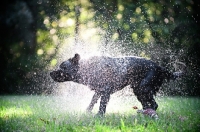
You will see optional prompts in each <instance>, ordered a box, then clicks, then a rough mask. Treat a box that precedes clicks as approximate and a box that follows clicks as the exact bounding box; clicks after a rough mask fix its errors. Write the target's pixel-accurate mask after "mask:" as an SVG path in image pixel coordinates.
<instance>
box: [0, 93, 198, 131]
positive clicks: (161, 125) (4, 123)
mask: <svg viewBox="0 0 200 132" xmlns="http://www.w3.org/2000/svg"><path fill="white" fill-rule="evenodd" d="M117 100H118V101H117ZM156 100H157V101H158V104H159V109H158V111H157V113H158V115H159V119H158V120H155V119H152V118H150V117H148V116H144V115H141V114H137V113H136V110H134V109H133V108H132V106H134V104H136V105H137V106H138V107H140V108H141V106H140V104H139V103H138V102H137V100H136V98H135V97H131V96H130V97H126V98H123V97H116V98H113V99H111V101H110V102H109V104H108V112H107V113H106V115H105V117H104V118H98V117H95V116H94V114H86V113H85V112H84V109H85V108H86V105H85V104H88V103H89V102H88V101H84V100H82V99H81V97H79V98H77V99H76V102H71V101H72V100H70V98H64V97H59V96H0V131H2V132H11V131H12V132H13V131H20V132H21V131H24V132H25V131H32V132H37V131H38V132H44V131H46V132H68V131H69V132H73V131H77V132H81V131H83V132H90V131H91V132H110V131H113V132H129V131H130V132H141V131H145V132H156V131H159V132H171V131H174V132H177V131H178V132H179V131H186V132H187V131H190V132H192V131H193V132H198V131H200V99H199V98H191V97H158V98H157V99H156ZM70 102H71V103H70ZM84 102H86V103H85V104H84ZM120 102H121V103H120ZM130 102H132V103H130ZM79 107H80V108H79ZM97 110H98V105H97V106H95V108H94V113H96V112H97Z"/></svg>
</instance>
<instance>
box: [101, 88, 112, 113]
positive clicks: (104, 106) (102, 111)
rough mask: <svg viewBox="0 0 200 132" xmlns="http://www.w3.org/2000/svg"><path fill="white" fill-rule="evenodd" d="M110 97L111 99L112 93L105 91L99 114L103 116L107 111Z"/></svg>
mask: <svg viewBox="0 0 200 132" xmlns="http://www.w3.org/2000/svg"><path fill="white" fill-rule="evenodd" d="M109 99H110V93H109V92H108V91H105V92H103V93H102V95H101V101H100V106H99V112H98V115H100V116H103V115H104V114H105V113H106V105H107V103H108V101H109Z"/></svg>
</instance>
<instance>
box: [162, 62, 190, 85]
mask: <svg viewBox="0 0 200 132" xmlns="http://www.w3.org/2000/svg"><path fill="white" fill-rule="evenodd" d="M176 63H178V64H180V65H181V66H182V68H181V69H182V70H180V71H177V72H169V71H168V70H166V69H165V68H164V70H163V74H164V76H165V77H166V79H167V80H168V81H169V80H176V79H179V78H182V77H183V76H185V74H186V68H187V67H186V65H185V64H184V63H182V62H176Z"/></svg>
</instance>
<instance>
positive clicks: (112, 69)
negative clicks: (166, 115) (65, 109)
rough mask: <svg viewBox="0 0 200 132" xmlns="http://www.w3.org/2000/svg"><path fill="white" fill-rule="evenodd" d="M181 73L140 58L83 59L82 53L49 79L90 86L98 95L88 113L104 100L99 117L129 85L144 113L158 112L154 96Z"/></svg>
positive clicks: (53, 73) (51, 74)
mask: <svg viewBox="0 0 200 132" xmlns="http://www.w3.org/2000/svg"><path fill="white" fill-rule="evenodd" d="M182 74H183V73H182V72H174V73H171V72H169V71H167V70H166V69H165V68H163V67H161V66H158V65H157V64H156V63H154V62H152V61H151V60H146V59H144V58H140V57H121V58H112V57H105V56H101V57H98V56H95V57H91V58H89V59H86V60H82V59H80V55H79V54H75V56H74V57H73V58H71V59H69V60H67V61H64V62H63V63H62V64H61V65H60V68H59V69H58V70H56V71H52V72H51V73H50V76H51V77H52V79H53V80H54V81H56V82H64V81H73V82H76V83H79V84H83V85H87V86H89V87H90V89H91V90H94V91H95V94H94V96H93V98H92V100H91V103H90V105H89V106H88V108H87V111H91V110H92V109H93V106H94V104H95V103H96V102H97V100H98V99H99V98H100V97H101V101H100V107H99V112H98V114H100V115H103V114H104V113H105V112H106V105H107V103H108V101H109V98H110V95H111V94H112V93H114V92H116V91H118V90H121V89H123V88H124V87H125V86H127V85H130V86H131V88H132V89H133V91H134V94H135V95H136V96H137V99H138V100H139V101H140V102H141V104H142V106H143V109H144V110H145V109H148V108H150V109H153V110H156V109H157V107H158V105H157V103H156V102H155V100H154V98H153V96H154V95H155V94H156V92H157V91H158V90H159V87H160V86H161V85H162V83H163V81H164V80H165V79H167V80H170V79H173V80H174V79H176V78H177V77H180V76H182Z"/></svg>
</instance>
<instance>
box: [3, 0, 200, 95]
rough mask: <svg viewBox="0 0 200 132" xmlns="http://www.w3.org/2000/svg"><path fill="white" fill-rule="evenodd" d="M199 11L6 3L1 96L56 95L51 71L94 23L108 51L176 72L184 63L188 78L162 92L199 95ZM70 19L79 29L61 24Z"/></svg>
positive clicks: (111, 2)
mask: <svg viewBox="0 0 200 132" xmlns="http://www.w3.org/2000/svg"><path fill="white" fill-rule="evenodd" d="M199 9H200V4H199V0H170V1H169V0H123V1H122V0H77V1H74V0H7V1H4V2H1V4H0V57H1V58H0V60H1V62H0V64H1V68H0V75H1V79H0V86H1V90H0V93H1V94H42V93H51V92H52V91H53V88H54V85H53V82H52V81H51V80H50V79H49V77H48V72H49V69H51V68H53V67H54V66H55V65H56V61H55V60H56V57H57V56H56V55H57V53H58V49H59V48H60V46H61V45H62V43H63V40H64V38H65V37H67V36H76V37H75V43H76V42H78V41H79V36H80V34H81V32H82V28H81V27H85V28H90V26H91V24H90V23H91V22H93V24H92V26H93V27H98V28H101V30H102V31H103V33H99V36H100V39H102V41H103V42H104V43H105V46H108V45H112V46H114V47H115V46H118V45H120V47H122V48H121V52H122V54H124V55H125V54H126V53H127V52H129V53H132V54H133V55H138V56H143V57H148V58H151V59H152V60H154V61H155V62H157V63H159V64H160V65H162V66H165V67H167V68H168V69H169V70H171V71H175V70H181V69H183V67H182V66H180V63H184V64H185V65H186V66H187V68H186V71H187V72H186V75H185V77H184V78H183V79H182V80H181V81H179V82H175V84H176V85H164V86H163V89H164V91H165V92H168V93H169V94H170V95H181V94H184V95H191V96H194V95H195V96H199V95H200V67H199V66H200V34H199V32H200V28H199V25H200V23H199V22H200V14H199ZM85 12H86V13H85ZM65 19H66V20H65ZM67 20H73V22H74V24H73V25H65V26H64V25H62V24H63V23H62V21H63V22H64V24H65V23H67ZM52 29H53V30H52ZM54 29H55V30H56V32H53V31H54ZM110 42H114V43H112V44H110ZM52 49H53V51H52ZM49 67H50V68H49ZM46 80H48V81H46ZM169 87H177V88H178V89H176V88H175V89H173V90H169Z"/></svg>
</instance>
